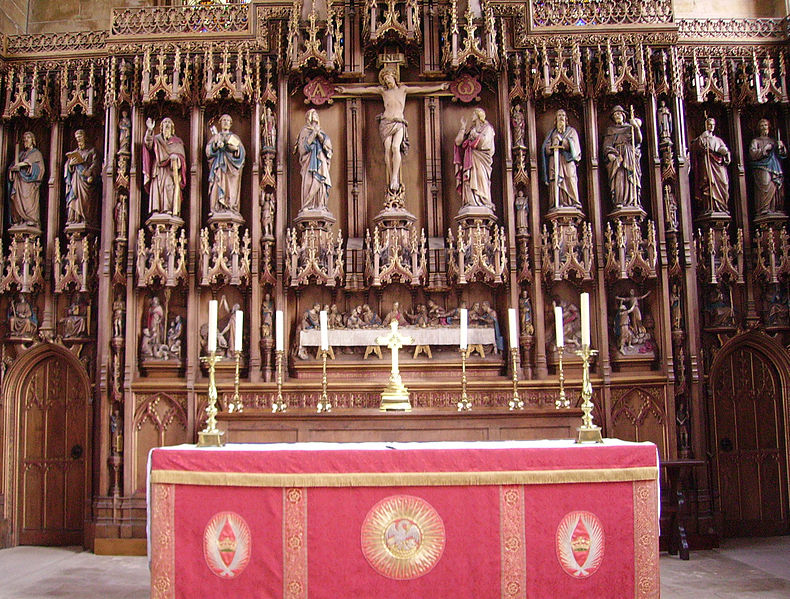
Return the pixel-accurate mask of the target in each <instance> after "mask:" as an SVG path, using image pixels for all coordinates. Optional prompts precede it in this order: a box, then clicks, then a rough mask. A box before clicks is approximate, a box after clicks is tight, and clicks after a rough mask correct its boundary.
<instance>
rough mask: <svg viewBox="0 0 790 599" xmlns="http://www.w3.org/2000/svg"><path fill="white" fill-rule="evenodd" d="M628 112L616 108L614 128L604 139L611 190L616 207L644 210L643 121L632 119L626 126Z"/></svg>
mask: <svg viewBox="0 0 790 599" xmlns="http://www.w3.org/2000/svg"><path fill="white" fill-rule="evenodd" d="M625 118H626V113H625V109H624V108H623V107H622V106H615V107H614V109H613V110H612V120H613V121H614V123H613V124H611V125H609V127H608V128H607V129H606V135H605V136H604V138H603V155H604V156H605V157H606V171H607V173H608V174H609V190H610V191H611V194H612V204H613V205H614V206H615V207H618V208H623V207H637V208H641V207H642V202H641V200H640V198H641V196H642V164H641V157H642V128H641V127H642V121H641V120H640V119H638V118H635V117H633V116H632V117H631V119H630V120H629V121H628V122H626V120H625Z"/></svg>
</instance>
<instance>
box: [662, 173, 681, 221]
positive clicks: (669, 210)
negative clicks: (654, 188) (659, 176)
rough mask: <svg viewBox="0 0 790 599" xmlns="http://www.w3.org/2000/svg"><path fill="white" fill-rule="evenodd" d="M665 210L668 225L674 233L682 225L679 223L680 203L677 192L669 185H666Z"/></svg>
mask: <svg viewBox="0 0 790 599" xmlns="http://www.w3.org/2000/svg"><path fill="white" fill-rule="evenodd" d="M664 210H665V211H666V219H667V225H668V227H669V230H670V231H674V230H676V229H677V228H678V225H679V224H680V223H679V222H678V201H677V199H676V198H675V192H674V191H672V186H671V185H670V184H669V183H666V184H665V185H664Z"/></svg>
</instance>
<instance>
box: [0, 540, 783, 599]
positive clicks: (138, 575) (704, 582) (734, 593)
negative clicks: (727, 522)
mask: <svg viewBox="0 0 790 599" xmlns="http://www.w3.org/2000/svg"><path fill="white" fill-rule="evenodd" d="M0 579H1V580H2V582H1V583H0V599H45V598H46V599H51V598H58V599H108V598H112V599H144V598H147V597H148V596H149V595H148V584H149V579H148V562H147V558H145V557H112V556H110V557H108V556H97V555H93V554H92V553H87V552H84V551H80V550H78V549H75V548H54V547H14V548H12V549H3V550H0ZM661 596H662V597H663V599H720V598H733V599H734V598H736V597H737V598H738V599H752V598H753V599H756V598H758V597H759V598H760V599H779V598H782V599H787V598H788V597H790V536H788V537H773V538H761V539H734V540H729V541H727V542H726V543H725V544H724V545H723V547H722V548H721V549H716V550H713V551H693V552H692V553H691V559H690V560H689V561H687V562H684V561H681V560H679V559H678V558H676V557H672V556H669V555H666V554H662V556H661Z"/></svg>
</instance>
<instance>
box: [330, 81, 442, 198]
mask: <svg viewBox="0 0 790 599" xmlns="http://www.w3.org/2000/svg"><path fill="white" fill-rule="evenodd" d="M379 81H380V82H381V85H372V86H355V85H343V86H336V87H335V90H336V92H338V93H340V94H349V95H351V94H353V95H360V96H367V95H379V96H381V99H382V100H383V102H384V112H383V113H382V114H380V115H379V116H378V121H379V134H380V135H381V141H382V142H383V143H384V166H385V169H386V177H387V185H388V191H389V192H390V193H393V194H394V193H396V192H398V191H399V190H400V189H401V187H402V185H403V184H402V182H401V164H402V162H403V157H402V154H405V153H406V150H407V149H408V125H409V124H408V122H407V121H406V118H405V116H404V110H405V108H406V97H407V96H408V95H409V94H432V93H436V92H440V91H444V90H446V89H448V88H449V86H450V84H449V83H441V84H438V85H405V84H402V83H399V82H398V79H397V73H396V71H394V70H393V69H391V68H387V67H384V68H382V69H381V72H380V73H379Z"/></svg>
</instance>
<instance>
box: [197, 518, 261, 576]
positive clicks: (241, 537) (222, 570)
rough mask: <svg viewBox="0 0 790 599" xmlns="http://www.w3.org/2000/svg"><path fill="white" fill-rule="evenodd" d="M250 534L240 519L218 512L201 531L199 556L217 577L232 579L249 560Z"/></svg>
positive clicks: (245, 524)
mask: <svg viewBox="0 0 790 599" xmlns="http://www.w3.org/2000/svg"><path fill="white" fill-rule="evenodd" d="M251 548H252V535H250V528H249V526H247V523H246V522H245V521H244V518H242V517H241V516H239V515H238V514H236V513H234V512H218V513H217V514H214V517H213V518H211V520H209V523H208V524H207V525H206V530H205V532H204V533H203V555H204V557H205V558H206V564H208V567H209V569H210V570H211V571H212V572H214V574H216V575H217V576H219V577H220V578H228V579H230V578H235V577H236V576H238V575H239V574H241V572H242V571H243V570H244V568H246V567H247V564H248V563H249V561H250V549H251Z"/></svg>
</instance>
